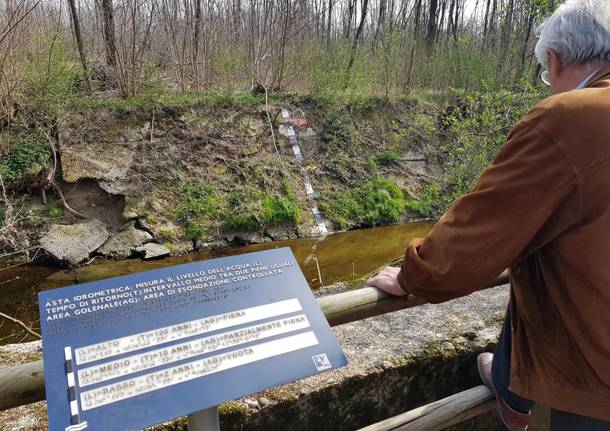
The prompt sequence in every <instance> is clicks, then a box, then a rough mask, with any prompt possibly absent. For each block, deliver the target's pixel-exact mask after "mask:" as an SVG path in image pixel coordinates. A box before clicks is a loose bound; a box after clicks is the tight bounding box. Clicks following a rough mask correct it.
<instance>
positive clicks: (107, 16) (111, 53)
mask: <svg viewBox="0 0 610 431" xmlns="http://www.w3.org/2000/svg"><path fill="white" fill-rule="evenodd" d="M101 1H102V4H101V5H102V33H103V35H104V42H105V43H104V46H105V48H106V64H107V65H108V66H111V67H112V68H113V69H114V68H115V67H116V64H117V59H116V55H117V51H116V37H115V28H114V5H113V4H112V0H101Z"/></svg>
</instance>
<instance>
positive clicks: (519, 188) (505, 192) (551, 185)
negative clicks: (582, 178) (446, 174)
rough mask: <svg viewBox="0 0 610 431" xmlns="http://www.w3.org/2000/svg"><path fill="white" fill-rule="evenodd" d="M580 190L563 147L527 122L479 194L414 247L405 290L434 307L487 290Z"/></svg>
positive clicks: (402, 276) (456, 206) (402, 280)
mask: <svg viewBox="0 0 610 431" xmlns="http://www.w3.org/2000/svg"><path fill="white" fill-rule="evenodd" d="M575 188H576V180H575V175H574V173H573V170H572V168H571V167H570V165H569V163H568V161H567V160H566V158H565V156H564V154H563V153H562V151H561V149H560V148H559V147H558V146H557V145H556V144H555V143H554V142H552V141H551V139H550V138H549V137H548V136H547V135H545V134H544V133H542V132H540V131H539V130H538V129H537V128H536V126H535V125H534V124H531V123H530V122H528V121H527V120H524V121H522V122H521V123H519V124H518V125H517V126H516V127H515V129H513V131H512V132H511V134H510V135H509V137H508V140H507V142H506V143H505V144H504V146H503V148H502V150H501V151H500V153H499V154H498V156H497V157H496V159H495V160H494V162H493V164H492V165H491V166H490V167H488V168H487V169H486V170H485V171H484V172H483V174H482V176H481V178H480V179H479V181H478V183H477V185H476V187H475V188H474V190H473V191H472V192H470V193H469V194H467V195H465V196H462V197H461V198H460V199H458V200H457V201H455V202H454V203H453V205H452V206H451V207H450V208H449V210H448V211H447V212H446V213H445V214H444V215H443V216H442V217H441V219H440V220H439V221H438V222H437V223H436V225H435V226H434V228H433V229H432V231H431V232H430V234H429V235H428V236H427V237H426V238H425V239H423V240H422V239H415V240H413V241H412V242H411V244H409V246H408V248H407V250H406V252H405V260H404V263H403V265H402V268H401V270H400V272H399V274H398V282H399V284H400V285H401V286H402V288H403V289H404V290H405V291H407V292H408V293H411V294H413V295H415V296H418V297H421V298H423V299H426V300H428V301H429V302H433V303H438V302H443V301H448V300H450V299H453V298H456V297H459V296H465V295H468V294H470V293H472V292H474V291H476V290H481V289H483V288H485V287H486V286H488V285H489V283H490V282H491V281H492V280H493V279H494V278H495V277H497V276H498V275H499V274H500V273H501V272H502V271H503V270H504V269H506V268H507V267H509V266H511V265H512V264H513V262H514V261H515V260H516V259H517V258H518V256H519V255H520V254H521V253H522V252H523V251H524V249H525V248H526V247H527V245H528V243H529V242H530V241H531V240H532V238H533V237H534V236H535V234H536V232H537V231H538V230H540V228H541V227H542V226H543V225H544V224H545V222H546V221H547V220H548V219H549V217H550V216H551V215H552V213H553V212H554V211H555V210H556V209H557V208H558V207H559V205H560V204H561V202H562V201H563V200H564V199H565V198H566V197H567V196H568V194H569V193H573V192H574V191H575Z"/></svg>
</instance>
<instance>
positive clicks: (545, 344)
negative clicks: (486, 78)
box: [368, 0, 610, 431]
mask: <svg viewBox="0 0 610 431" xmlns="http://www.w3.org/2000/svg"><path fill="white" fill-rule="evenodd" d="M536 55H537V57H538V60H539V61H540V63H541V64H542V65H543V66H544V68H545V69H546V70H545V72H543V75H542V77H543V80H544V81H545V82H547V83H548V84H549V85H550V86H551V87H552V89H553V91H554V93H555V95H554V96H552V97H550V98H548V99H546V100H544V101H542V102H540V103H539V104H538V105H536V106H535V107H534V108H533V109H532V110H531V111H530V112H529V113H528V114H527V115H526V117H525V118H524V119H523V120H522V121H521V122H520V123H519V124H517V126H516V127H515V128H514V130H513V131H512V132H511V134H510V135H509V137H508V140H507V142H506V144H505V145H504V147H503V148H502V150H501V151H500V153H499V154H498V156H497V158H496V159H495V160H494V162H493V164H492V165H491V166H490V167H489V168H488V169H487V170H486V171H485V172H484V173H483V175H482V176H481V178H480V179H479V182H478V184H477V186H476V187H475V189H474V190H473V191H472V192H471V193H469V194H467V195H465V196H463V197H462V198H460V199H459V200H457V201H456V202H455V203H454V204H453V205H452V206H451V208H450V209H449V210H448V211H447V213H446V214H445V215H444V216H443V217H442V218H441V219H440V220H439V221H438V223H437V224H436V225H435V227H434V229H432V231H431V232H430V234H429V235H428V236H427V237H426V238H425V239H423V240H421V239H418V240H414V241H413V242H412V243H411V244H410V245H409V246H408V248H407V250H406V252H405V260H404V264H403V265H402V268H400V270H399V269H397V268H386V269H385V270H384V271H382V272H381V273H380V274H379V275H378V276H376V277H374V278H372V279H371V280H369V283H368V284H369V286H373V287H377V288H379V289H382V290H384V291H386V292H388V293H390V294H394V295H406V294H413V295H416V296H418V297H421V298H425V299H427V300H428V301H430V302H435V303H436V302H442V301H447V300H449V299H452V298H455V297H458V296H463V295H467V294H469V293H471V292H473V291H475V290H479V289H482V288H484V287H485V286H486V285H488V283H489V282H490V281H491V280H492V279H493V278H494V277H495V276H497V275H498V274H499V273H500V272H501V271H502V270H503V269H504V268H506V267H510V268H511V295H510V304H509V309H508V312H507V316H506V319H505V323H504V328H503V331H502V334H501V336H500V340H499V343H498V346H497V348H496V351H495V353H494V354H493V355H492V354H491V353H484V354H482V355H480V356H479V359H478V367H479V373H480V375H481V377H482V379H483V381H484V383H485V384H486V385H487V386H489V387H490V388H491V389H492V390H493V392H494V394H495V395H496V399H497V413H498V418H499V420H500V422H501V423H502V425H503V426H504V427H505V428H507V429H509V430H526V429H527V425H528V421H529V411H530V408H531V407H532V405H533V404H534V402H539V403H542V404H544V405H547V406H550V407H551V408H552V414H551V430H553V431H556V430H570V431H588V430H597V431H599V430H605V431H610V0H568V1H566V2H565V3H563V4H562V5H561V6H560V7H559V8H558V9H557V11H556V12H555V13H554V14H553V15H552V16H551V17H550V18H549V19H548V20H547V21H546V22H545V23H544V24H543V26H542V32H541V33H540V39H539V41H538V44H537V46H536Z"/></svg>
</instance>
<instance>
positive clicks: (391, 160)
mask: <svg viewBox="0 0 610 431" xmlns="http://www.w3.org/2000/svg"><path fill="white" fill-rule="evenodd" d="M399 160H400V155H399V154H398V153H397V152H396V151H394V150H385V151H384V152H382V153H381V154H379V155H378V156H377V161H378V162H379V164H381V165H385V166H391V165H396V164H398V162H399Z"/></svg>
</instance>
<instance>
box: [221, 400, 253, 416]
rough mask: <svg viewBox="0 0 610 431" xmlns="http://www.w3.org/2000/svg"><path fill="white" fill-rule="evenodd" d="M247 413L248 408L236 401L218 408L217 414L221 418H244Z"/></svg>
mask: <svg viewBox="0 0 610 431" xmlns="http://www.w3.org/2000/svg"><path fill="white" fill-rule="evenodd" d="M247 413H248V407H247V406H246V405H245V404H244V403H240V402H237V401H229V402H227V403H224V404H221V405H220V406H218V414H219V415H220V416H221V417H223V418H224V417H227V416H233V417H242V418H245V417H246V414H247Z"/></svg>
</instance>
